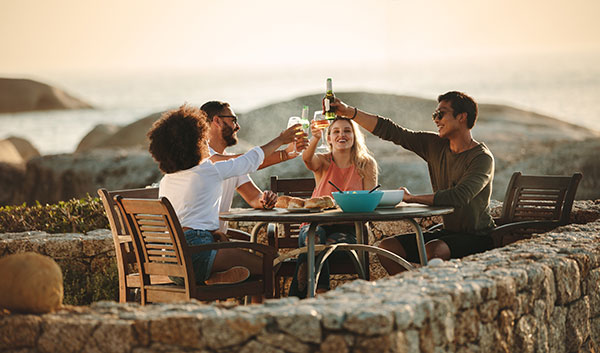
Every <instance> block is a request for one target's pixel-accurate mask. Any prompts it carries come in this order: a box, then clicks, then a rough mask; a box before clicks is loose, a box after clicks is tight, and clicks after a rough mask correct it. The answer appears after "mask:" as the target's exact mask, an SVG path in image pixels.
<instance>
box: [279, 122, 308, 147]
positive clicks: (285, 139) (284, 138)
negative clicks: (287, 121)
mask: <svg viewBox="0 0 600 353" xmlns="http://www.w3.org/2000/svg"><path fill="white" fill-rule="evenodd" d="M301 133H304V132H303V131H302V125H301V124H295V125H293V126H292V127H289V128H287V129H285V130H283V131H282V132H281V134H279V138H280V141H281V144H282V145H285V144H288V143H291V142H294V141H296V140H297V139H298V136H300V135H301Z"/></svg>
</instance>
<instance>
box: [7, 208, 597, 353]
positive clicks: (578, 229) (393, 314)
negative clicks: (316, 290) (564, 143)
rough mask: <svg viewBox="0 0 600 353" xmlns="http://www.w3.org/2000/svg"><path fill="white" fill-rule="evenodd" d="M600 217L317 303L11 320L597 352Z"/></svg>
mask: <svg viewBox="0 0 600 353" xmlns="http://www.w3.org/2000/svg"><path fill="white" fill-rule="evenodd" d="M599 241H600V221H599V220H596V221H593V222H591V223H588V224H577V225H570V226H566V227H562V228H559V229H557V230H555V231H553V232H550V233H546V234H542V235H536V236H534V237H533V238H532V239H528V240H524V241H520V242H517V243H514V244H512V245H510V246H507V247H504V248H500V249H495V250H492V251H488V252H486V253H483V254H478V255H473V256H469V257H466V258H463V259H461V260H452V261H448V262H444V263H443V264H441V265H439V266H429V267H426V268H421V269H418V270H415V271H411V272H405V273H403V274H401V275H398V276H395V277H387V278H383V279H380V280H378V281H375V282H366V281H362V280H357V281H353V282H350V283H346V284H344V285H342V286H340V287H338V288H336V289H335V290H332V291H330V292H328V293H326V294H324V295H321V296H319V297H318V298H315V299H308V300H302V301H299V300H297V299H294V298H285V299H280V300H271V301H267V302H266V303H265V304H263V305H251V306H231V307H228V306H225V305H219V304H212V305H205V304H201V303H199V302H188V303H181V304H168V305H167V304H162V305H149V306H146V307H140V306H139V305H137V304H127V305H120V304H116V303H114V302H99V303H94V304H92V305H91V306H89V307H72V306H67V307H65V308H64V309H63V310H60V311H58V312H55V313H51V314H45V315H20V314H12V315H10V314H4V315H1V316H0V350H11V351H19V352H34V351H36V352H38V351H39V352H56V351H60V352H97V351H110V352H138V353H142V352H184V351H195V352H247V353H248V352H260V353H265V352H316V351H321V352H423V353H433V352H461V353H463V352H464V353H466V352H594V351H598V348H599V346H598V343H600V292H599V291H598V289H599V286H600V245H599V244H600V243H599Z"/></svg>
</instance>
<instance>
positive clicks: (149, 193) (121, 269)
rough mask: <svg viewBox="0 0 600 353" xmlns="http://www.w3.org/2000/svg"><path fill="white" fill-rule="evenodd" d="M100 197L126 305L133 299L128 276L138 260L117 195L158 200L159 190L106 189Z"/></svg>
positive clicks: (122, 296)
mask: <svg viewBox="0 0 600 353" xmlns="http://www.w3.org/2000/svg"><path fill="white" fill-rule="evenodd" d="M98 195H99V196H100V199H101V200H102V204H103V205H104V210H105V211H106V217H107V218H108V223H109V225H110V231H111V233H112V237H113V243H114V245H115V258H116V260H117V273H118V277H119V301H120V302H121V303H124V302H126V301H128V298H132V297H131V296H130V293H129V292H128V287H127V279H126V277H127V275H129V274H130V273H135V272H137V270H134V267H137V260H136V258H135V252H134V250H133V243H132V239H131V234H130V233H129V231H128V229H127V226H126V225H125V223H123V216H122V215H121V212H120V211H119V209H118V206H117V204H116V203H115V201H114V199H113V198H114V197H115V196H116V195H122V196H123V197H136V198H157V197H158V188H143V189H127V190H115V191H108V190H106V189H104V188H101V189H98Z"/></svg>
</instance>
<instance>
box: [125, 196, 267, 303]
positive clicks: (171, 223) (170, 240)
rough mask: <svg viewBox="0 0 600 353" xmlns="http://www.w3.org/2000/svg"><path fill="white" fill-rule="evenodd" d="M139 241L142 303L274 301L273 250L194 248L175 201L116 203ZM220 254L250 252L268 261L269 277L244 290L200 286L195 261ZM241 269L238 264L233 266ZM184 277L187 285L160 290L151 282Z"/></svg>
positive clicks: (243, 245)
mask: <svg viewBox="0 0 600 353" xmlns="http://www.w3.org/2000/svg"><path fill="white" fill-rule="evenodd" d="M115 202H116V203H117V205H118V206H119V209H120V211H121V213H122V214H123V215H124V216H125V219H126V224H127V225H128V228H129V231H130V233H131V234H132V236H133V244H134V249H135V255H136V258H137V262H138V263H139V264H140V274H141V283H140V285H141V286H140V293H141V303H142V305H145V304H146V303H152V302H174V301H184V300H189V299H192V298H193V299H198V300H202V301H212V300H217V299H226V298H234V297H242V296H246V295H264V296H265V297H266V298H272V297H273V260H274V259H275V257H276V255H277V252H276V251H275V249H273V248H272V247H269V246H266V245H262V244H256V243H251V242H220V243H211V244H206V245H194V246H190V245H188V244H187V242H186V241H185V237H184V235H183V230H182V228H181V225H180V223H179V220H178V219H177V216H176V214H175V211H174V210H173V207H172V205H171V203H170V202H169V200H168V199H167V198H165V197H161V198H160V199H136V198H124V197H122V196H121V195H117V196H116V197H115ZM219 249H249V250H253V251H254V252H255V253H260V254H262V256H263V275H262V276H252V277H251V278H249V279H248V280H247V281H244V282H242V283H238V284H224V285H198V284H197V283H196V276H195V273H194V270H193V266H192V261H191V255H192V254H194V253H197V252H200V251H206V250H219ZM232 265H235V264H232ZM157 275H160V276H169V277H182V278H183V281H184V285H182V286H180V285H177V284H175V283H169V284H154V283H152V282H151V280H150V277H151V276H157Z"/></svg>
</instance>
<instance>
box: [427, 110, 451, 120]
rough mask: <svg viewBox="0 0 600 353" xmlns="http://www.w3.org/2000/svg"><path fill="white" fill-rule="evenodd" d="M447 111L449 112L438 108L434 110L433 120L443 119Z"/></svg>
mask: <svg viewBox="0 0 600 353" xmlns="http://www.w3.org/2000/svg"><path fill="white" fill-rule="evenodd" d="M446 113H449V112H445V111H442V110H436V111H434V112H433V114H431V119H433V121H435V120H442V118H443V117H444V115H446Z"/></svg>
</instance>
